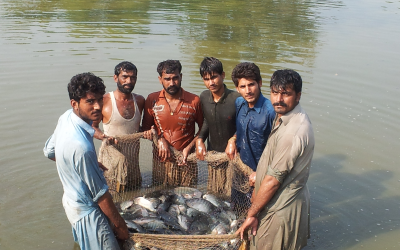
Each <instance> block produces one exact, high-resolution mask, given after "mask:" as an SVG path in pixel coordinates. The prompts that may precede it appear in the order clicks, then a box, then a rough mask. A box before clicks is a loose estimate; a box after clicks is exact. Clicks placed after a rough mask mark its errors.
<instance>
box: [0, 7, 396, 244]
mask: <svg viewBox="0 0 400 250" xmlns="http://www.w3.org/2000/svg"><path fill="white" fill-rule="evenodd" d="M399 27H400V1H398V0H393V1H379V0H352V1H350V0H347V1H346V0H344V1H339V0H328V1H322V0H287V1H277V0H261V1H251V0H242V1H208V0H201V1H200V0H191V1H177V0H170V1H151V0H150V1H145V0H141V1H140V0H139V1H130V0H119V1H115V0H65V1H57V0H30V1H20V0H2V1H1V2H0V45H1V47H0V51H1V59H0V100H2V102H1V104H0V121H1V122H0V131H1V137H0V138H1V144H0V166H1V174H0V190H2V192H1V194H0V249H7V250H8V249H67V250H71V249H78V248H79V247H77V246H76V245H75V244H74V242H73V239H72V235H71V228H70V225H69V222H68V220H67V218H66V216H65V213H64V210H63V207H62V204H61V197H62V185H61V182H60V180H59V178H58V175H57V171H56V168H55V164H54V163H53V162H51V161H48V160H46V159H45V158H44V156H43V153H42V148H43V145H44V142H45V141H46V139H47V138H48V136H49V135H50V134H51V133H52V131H53V130H54V128H55V125H56V123H57V119H58V117H59V116H60V115H61V114H62V113H63V112H64V111H65V110H66V109H68V108H69V107H70V106H69V99H68V95H67V90H66V85H67V83H68V81H69V79H70V78H71V77H72V76H73V75H75V74H77V73H82V72H88V71H90V72H93V73H94V74H96V75H98V76H100V77H102V78H103V79H104V81H105V83H106V86H107V90H108V91H111V90H114V89H115V88H116V87H115V83H114V81H113V79H112V75H113V68H114V66H115V65H116V64H117V63H119V62H120V61H123V60H129V61H132V62H133V63H134V64H135V65H136V66H137V67H138V69H139V73H138V83H137V85H136V88H135V92H136V93H139V94H142V95H143V96H145V97H146V96H147V95H148V94H149V93H151V92H154V91H158V90H160V89H161V85H160V84H159V83H158V80H157V72H156V66H157V64H158V63H159V62H160V61H163V60H166V59H179V60H180V61H181V63H182V65H183V82H182V86H183V87H184V88H185V89H186V90H189V91H191V92H193V93H196V94H200V93H201V91H203V90H204V89H205V87H204V85H203V83H202V81H201V78H200V75H199V73H198V68H199V64H200V62H201V60H202V59H203V57H204V56H214V57H217V58H219V59H220V60H221V61H222V62H223V64H224V69H225V72H226V73H227V78H226V84H227V85H228V87H230V88H233V83H232V81H231V79H230V73H231V71H232V69H233V68H234V66H235V65H236V64H237V63H239V62H242V61H251V62H254V63H256V64H257V65H259V67H260V69H261V72H262V77H263V81H264V86H263V93H264V94H265V95H267V96H268V94H269V91H268V85H269V78H270V76H271V74H272V73H273V72H274V71H275V70H276V69H280V68H292V69H295V70H297V71H298V72H299V73H300V75H301V76H302V78H303V82H304V84H303V93H302V98H301V104H302V106H303V108H304V109H305V110H306V111H307V113H308V115H309V116H310V118H311V120H312V123H313V126H314V132H315V136H316V149H315V154H314V159H313V163H312V170H311V175H310V179H309V182H308V185H309V189H310V192H311V202H312V203H311V238H310V240H309V241H308V246H307V247H306V249H371V250H372V249H399V248H400V237H399V235H400V216H399V215H400V194H399V190H400V168H399V163H400V161H399V159H400V154H399V150H400V132H399V129H398V126H399V124H400V98H399V97H400V85H399V82H398V77H397V75H395V74H396V72H398V71H397V70H399V68H400V63H399V62H400V60H399V58H400V46H399V41H400V29H399Z"/></svg>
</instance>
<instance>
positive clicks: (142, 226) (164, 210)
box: [119, 187, 238, 235]
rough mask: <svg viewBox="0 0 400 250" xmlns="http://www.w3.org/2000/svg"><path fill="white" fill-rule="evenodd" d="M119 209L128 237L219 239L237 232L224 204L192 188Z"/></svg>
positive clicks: (132, 202)
mask: <svg viewBox="0 0 400 250" xmlns="http://www.w3.org/2000/svg"><path fill="white" fill-rule="evenodd" d="M119 206H120V209H121V216H122V218H124V220H125V222H126V224H127V226H128V229H129V231H130V232H131V233H152V234H175V235H205V234H212V235H220V234H231V233H234V232H235V231H236V230H237V228H238V220H237V217H236V215H235V213H234V212H233V211H232V210H231V209H230V204H229V203H228V202H225V201H222V200H221V199H219V198H217V197H216V196H215V195H212V194H204V195H203V194H202V192H200V191H199V190H197V189H195V188H189V187H177V188H174V189H172V190H168V191H159V192H154V193H152V194H148V195H145V196H143V197H137V198H135V199H133V200H130V201H124V202H122V203H120V204H119Z"/></svg>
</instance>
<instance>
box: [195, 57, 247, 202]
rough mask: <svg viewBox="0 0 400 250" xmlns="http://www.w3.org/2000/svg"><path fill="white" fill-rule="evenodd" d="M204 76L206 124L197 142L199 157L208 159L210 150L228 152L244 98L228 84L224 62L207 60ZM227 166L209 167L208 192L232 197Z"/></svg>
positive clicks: (202, 73)
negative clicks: (237, 103)
mask: <svg viewBox="0 0 400 250" xmlns="http://www.w3.org/2000/svg"><path fill="white" fill-rule="evenodd" d="M200 75H201V78H202V79H203V82H204V85H205V86H206V87H207V90H204V91H203V92H202V93H201V95H200V101H201V106H202V109H203V115H204V123H203V127H202V128H201V131H200V133H199V138H198V139H197V141H196V156H197V158H198V159H200V160H204V155H205V154H206V152H207V150H206V147H205V145H204V141H205V140H206V139H207V144H208V145H207V146H208V147H207V148H208V150H215V151H217V152H225V149H226V146H227V144H228V140H229V138H231V137H232V136H233V135H234V134H235V133H236V107H235V101H236V98H238V97H239V96H240V94H239V93H237V92H236V91H233V90H230V89H228V88H227V86H226V85H225V84H224V79H225V72H224V69H223V66H222V63H221V61H219V60H218V59H217V58H214V57H205V58H204V60H203V61H202V62H201V64H200ZM227 165H228V164H227V163H223V164H220V165H218V166H213V167H211V166H209V167H208V190H210V191H213V192H215V193H221V194H230V192H231V188H230V181H229V180H228V179H227V178H228V177H227V173H226V169H227Z"/></svg>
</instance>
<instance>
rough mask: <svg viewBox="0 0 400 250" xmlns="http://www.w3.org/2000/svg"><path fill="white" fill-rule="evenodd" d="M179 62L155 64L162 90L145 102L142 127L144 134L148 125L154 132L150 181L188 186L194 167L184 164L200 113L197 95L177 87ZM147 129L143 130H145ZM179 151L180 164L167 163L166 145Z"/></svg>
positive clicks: (194, 176)
mask: <svg viewBox="0 0 400 250" xmlns="http://www.w3.org/2000/svg"><path fill="white" fill-rule="evenodd" d="M181 70H182V65H181V63H180V62H179V61H178V60H166V61H163V62H160V63H159V64H158V66H157V72H158V74H159V76H158V80H159V81H160V83H161V85H162V86H163V90H161V91H158V92H154V93H151V94H150V95H149V96H148V97H147V98H146V102H145V107H144V111H143V112H144V114H143V122H142V127H143V130H144V131H145V132H144V133H145V134H144V136H145V137H146V138H148V139H151V138H152V135H151V130H150V129H151V128H152V127H153V126H155V128H156V130H157V134H158V137H159V139H158V152H157V156H158V157H159V159H160V160H161V162H158V161H154V162H153V183H154V184H161V183H163V184H165V185H172V186H178V185H179V186H192V185H195V184H196V182H197V167H195V166H193V165H192V166H191V165H190V164H189V165H188V164H186V158H187V156H188V155H189V153H191V152H192V150H193V149H194V148H193V146H194V144H195V141H196V139H197V134H196V135H195V127H196V126H195V123H197V125H198V127H199V130H200V129H201V127H202V125H203V112H202V110H201V105H200V99H199V97H198V96H197V95H195V94H192V93H189V92H187V91H185V90H184V89H183V88H182V87H181V82H182V73H181ZM146 130H147V131H146ZM170 145H171V146H172V147H174V148H175V149H177V150H179V151H182V154H183V159H182V162H181V165H180V166H177V165H175V164H174V163H172V162H170V160H171V152H170V149H169V146H170Z"/></svg>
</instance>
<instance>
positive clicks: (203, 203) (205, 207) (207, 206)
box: [186, 198, 215, 213]
mask: <svg viewBox="0 0 400 250" xmlns="http://www.w3.org/2000/svg"><path fill="white" fill-rule="evenodd" d="M186 205H187V206H188V207H191V208H194V209H197V210H199V211H200V212H203V213H211V212H212V211H213V210H214V209H215V206H214V205H213V204H212V203H211V202H209V201H207V200H204V199H200V198H193V199H190V200H187V201H186Z"/></svg>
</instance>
